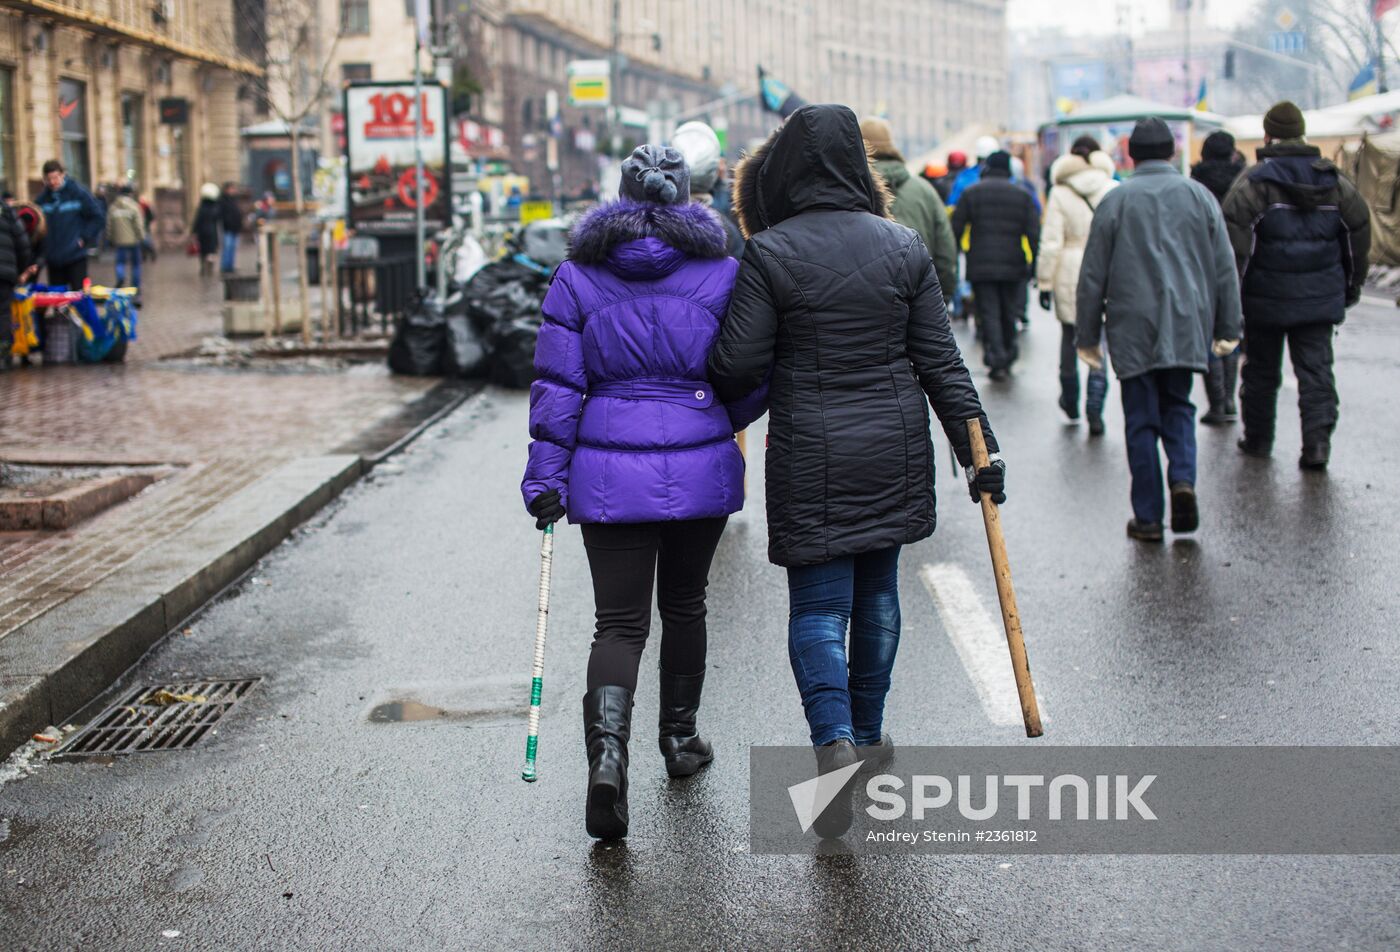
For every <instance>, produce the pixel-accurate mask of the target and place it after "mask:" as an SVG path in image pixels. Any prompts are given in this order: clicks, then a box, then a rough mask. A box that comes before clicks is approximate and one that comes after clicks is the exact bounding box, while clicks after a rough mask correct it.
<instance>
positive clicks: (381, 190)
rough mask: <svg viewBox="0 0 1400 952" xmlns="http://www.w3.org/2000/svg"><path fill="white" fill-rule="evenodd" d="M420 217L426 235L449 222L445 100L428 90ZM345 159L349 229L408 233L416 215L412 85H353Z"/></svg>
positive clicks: (348, 94)
mask: <svg viewBox="0 0 1400 952" xmlns="http://www.w3.org/2000/svg"><path fill="white" fill-rule="evenodd" d="M422 93H423V99H422V102H421V104H420V105H421V107H422V110H423V139H422V148H423V216H424V219H425V220H426V222H427V227H428V229H429V230H430V231H431V230H433V229H437V228H441V227H443V226H445V225H446V224H447V222H448V221H449V218H450V216H451V204H450V203H451V200H452V183H451V181H450V177H451V174H452V169H451V165H450V164H449V163H448V161H447V156H448V136H449V134H450V129H449V123H448V121H447V95H446V91H445V90H444V89H443V88H442V86H440V85H438V84H436V83H432V84H428V83H425V84H424V85H423V89H422ZM344 116H345V119H344V122H345V158H346V170H347V176H348V184H349V189H348V191H349V196H350V205H349V208H350V226H351V227H352V228H354V229H356V230H358V231H361V232H366V233H391V232H403V231H411V230H412V229H413V227H414V216H415V212H416V209H417V198H418V195H417V191H418V190H417V187H416V186H417V175H416V169H415V166H414V154H413V152H414V149H413V137H414V123H415V119H416V116H415V112H414V102H413V84H412V83H352V84H351V85H349V86H347V87H346V88H345V109H344Z"/></svg>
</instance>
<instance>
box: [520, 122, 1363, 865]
mask: <svg viewBox="0 0 1400 952" xmlns="http://www.w3.org/2000/svg"><path fill="white" fill-rule="evenodd" d="M1265 130H1266V133H1267V138H1266V144H1265V147H1264V148H1263V149H1261V150H1260V151H1259V162H1258V163H1257V164H1256V165H1254V166H1252V167H1247V166H1246V164H1245V163H1244V161H1243V158H1242V157H1241V156H1239V155H1238V154H1237V152H1236V150H1235V144H1234V141H1233V139H1231V138H1230V137H1229V136H1228V135H1226V134H1224V133H1217V134H1215V135H1213V136H1211V137H1210V138H1209V139H1208V140H1207V141H1206V143H1205V147H1204V148H1203V150H1202V159H1201V161H1200V162H1199V163H1198V164H1197V165H1195V166H1194V167H1193V168H1192V170H1191V175H1190V176H1187V175H1183V174H1182V172H1181V167H1180V162H1179V160H1178V149H1179V148H1180V147H1181V143H1179V142H1178V141H1177V140H1176V138H1175V136H1174V133H1173V131H1172V129H1171V128H1170V127H1169V126H1168V125H1167V124H1166V123H1165V122H1163V121H1161V120H1160V119H1152V118H1149V119H1144V120H1142V121H1140V122H1138V123H1137V125H1136V127H1135V128H1134V129H1133V132H1132V135H1131V137H1130V138H1129V139H1128V143H1127V151H1128V156H1129V158H1130V159H1131V162H1132V168H1131V175H1129V176H1124V175H1123V174H1122V172H1121V171H1120V170H1119V169H1117V168H1116V167H1115V165H1114V162H1113V160H1112V158H1111V157H1110V156H1109V155H1108V154H1107V152H1106V151H1105V150H1104V149H1102V148H1101V147H1100V144H1099V143H1098V142H1097V141H1095V140H1094V139H1093V138H1091V137H1088V136H1085V137H1081V138H1079V139H1078V140H1076V141H1075V142H1074V143H1073V144H1072V145H1071V147H1070V149H1069V151H1068V153H1067V154H1065V155H1064V156H1062V157H1060V158H1058V159H1057V160H1056V161H1055V162H1054V163H1053V164H1052V165H1051V166H1050V168H1049V170H1048V173H1049V174H1048V181H1049V183H1050V186H1051V187H1050V190H1049V193H1048V196H1047V197H1046V200H1045V202H1044V204H1043V206H1042V201H1041V198H1040V195H1039V194H1038V192H1037V190H1036V188H1035V186H1034V184H1033V183H1032V182H1030V181H1029V180H1028V179H1027V177H1026V175H1025V172H1024V169H1023V168H1020V169H1018V167H1017V165H1018V163H1016V162H1015V161H1013V158H1012V156H1011V155H1010V154H1009V153H1008V152H1007V151H1005V150H1004V149H1003V148H1002V147H1001V145H1000V143H998V142H997V141H996V140H995V139H989V140H987V141H979V142H978V145H977V149H976V151H977V156H976V162H975V164H969V163H968V162H967V159H966V156H964V155H962V154H961V153H950V154H949V156H948V162H947V164H946V165H941V166H931V167H929V168H926V169H925V170H924V174H922V175H912V174H911V173H910V172H909V171H908V169H907V167H906V164H905V160H904V156H903V155H902V154H901V153H900V151H899V149H898V147H897V146H896V144H895V136H894V130H893V129H892V128H891V126H890V124H889V123H888V122H887V121H886V120H884V119H879V118H868V119H866V120H864V121H861V122H858V121H857V119H856V116H855V115H854V114H853V113H852V112H851V111H850V110H849V109H847V108H845V107H843V106H830V105H824V106H804V107H802V108H800V109H798V110H797V111H796V112H794V113H793V114H792V115H791V116H790V117H789V118H788V119H787V120H786V122H785V123H784V124H783V125H782V126H781V127H780V128H778V129H777V130H776V131H775V132H774V133H773V135H772V136H771V137H770V138H769V139H768V140H767V141H766V142H764V143H763V144H762V145H761V146H759V147H758V148H756V149H754V150H752V151H751V152H750V153H749V154H748V155H747V156H746V157H745V158H744V159H743V160H742V161H741V162H740V163H739V164H738V166H737V167H736V169H735V172H734V176H733V183H732V185H731V187H730V189H729V190H728V192H727V193H726V190H725V189H724V187H723V181H724V172H725V170H724V168H723V165H722V162H723V159H722V153H721V151H720V150H719V149H718V140H717V138H715V137H714V134H713V131H712V130H710V129H708V127H705V126H704V125H703V123H687V124H686V126H685V127H683V128H682V129H681V130H679V131H678V133H677V135H676V138H675V141H674V143H673V145H674V147H671V146H663V145H646V146H641V147H638V148H637V149H636V151H635V152H633V154H632V155H631V156H630V157H629V158H628V159H627V160H626V161H625V162H624V163H623V164H622V168H621V183H622V184H621V189H620V196H619V200H618V201H616V202H611V203H607V204H604V205H601V206H598V207H597V208H595V209H593V210H592V211H590V212H589V213H587V214H586V215H585V216H584V217H583V218H582V219H581V220H580V221H579V222H578V223H577V225H576V226H575V227H574V229H573V233H572V237H571V245H570V253H569V258H568V260H567V261H565V262H564V264H563V265H561V266H560V268H559V269H558V271H557V272H556V274H555V276H554V280H553V283H552V285H551V287H550V290H549V293H548V296H547V297H546V299H545V302H544V309H543V310H544V326H543V328H542V330H541V332H540V336H539V345H538V349H537V352H536V369H537V371H538V379H537V380H536V382H535V383H534V385H533V387H532V388H531V396H530V435H531V436H532V437H533V442H532V443H531V444H530V450H529V461H528V464H527V467H526V473H525V478H524V480H523V482H522V485H521V491H522V495H523V498H524V502H525V506H526V508H527V510H528V511H529V513H530V515H531V516H532V517H533V518H534V519H535V520H536V523H535V524H536V526H537V528H541V529H543V528H545V527H546V526H548V525H550V524H551V523H553V522H556V521H558V520H560V519H562V518H565V517H566V516H567V517H568V518H569V519H570V521H572V522H575V523H578V524H579V525H580V528H581V530H582V534H583V541H584V546H585V550H586V552H587V556H588V562H589V568H590V571H591V573H592V577H593V589H594V598H595V603H596V605H595V608H596V617H597V628H596V633H595V637H594V641H593V645H592V649H591V652H590V655H589V662H588V673H587V691H586V693H585V695H584V698H583V706H582V713H583V723H584V736H585V746H586V752H587V757H588V764H589V771H588V781H587V792H586V796H585V811H584V813H585V825H586V827H587V829H588V832H589V833H590V834H591V835H593V836H595V837H598V838H601V839H613V838H617V837H622V836H625V835H626V834H627V830H628V806H627V804H628V785H627V773H628V761H629V742H630V740H631V734H632V724H631V715H632V707H633V697H634V694H635V692H636V690H637V684H638V669H639V664H640V659H641V655H642V651H643V647H644V645H645V642H646V640H647V637H648V634H649V627H650V617H651V608H652V602H653V593H654V594H655V600H656V603H657V607H658V608H659V612H660V616H661V651H660V676H659V680H660V693H661V714H660V722H659V724H658V733H657V736H658V743H659V747H660V751H661V754H662V757H663V758H664V761H665V764H666V769H667V772H668V774H669V775H671V776H673V777H681V776H687V775H689V774H692V773H695V772H696V771H698V770H699V769H701V768H702V767H704V766H705V765H706V764H708V763H709V762H710V761H711V759H712V758H713V750H712V748H711V745H710V744H709V743H708V742H707V741H705V740H704V739H703V737H702V736H701V734H700V732H699V727H698V720H697V718H698V712H699V707H700V699H701V694H702V688H703V684H704V677H705V670H706V627H705V614H706V613H705V598H706V587H707V584H708V576H709V568H710V563H711V560H712V558H713V556H714V553H715V551H716V548H717V546H718V544H719V541H720V538H721V536H722V534H723V532H724V529H725V523H726V520H727V518H728V517H729V516H730V515H732V514H733V513H735V512H737V511H738V510H739V509H740V508H742V506H743V505H744V491H743V468H744V461H743V459H742V456H741V453H740V450H739V447H738V445H737V444H736V441H735V435H736V434H737V433H740V432H742V431H743V429H744V428H745V427H746V426H748V425H749V424H750V423H751V422H753V421H754V420H756V419H757V418H758V417H760V416H762V415H763V414H764V413H767V414H768V435H767V443H766V451H765V454H764V465H765V469H766V478H765V492H766V503H767V510H766V514H767V525H768V540H769V546H768V552H769V558H770V560H771V561H772V562H774V563H775V564H776V565H778V566H781V567H783V568H784V569H785V570H786V572H787V581H788V590H789V602H790V610H789V623H788V649H789V658H790V662H791V666H792V671H793V677H794V680H795V682H796V686H797V691H798V694H799V695H800V697H801V700H802V704H803V708H804V711H805V713H806V717H807V724H808V732H809V735H810V739H811V743H812V745H813V748H814V750H815V753H816V759H817V765H818V769H819V772H821V773H827V772H830V771H833V770H839V769H841V768H843V767H852V766H857V765H858V766H860V767H863V768H866V769H869V768H871V767H874V766H877V765H879V764H882V763H884V762H886V761H887V760H888V759H889V757H890V756H891V755H892V752H893V741H892V740H891V738H890V735H889V733H888V732H887V731H885V730H884V705H885V697H886V694H887V693H888V691H889V687H890V679H891V671H892V669H893V666H894V662H895V657H896V654H897V649H898V645H899V634H900V627H901V625H900V608H899V574H898V565H899V557H900V551H901V549H902V547H903V546H906V545H909V544H911V543H914V542H917V541H918V540H920V539H923V538H925V537H927V536H929V535H930V534H931V533H932V532H933V530H934V524H935V512H934V495H933V484H934V471H935V467H934V463H933V441H932V438H931V435H930V422H931V417H930V409H931V410H932V414H933V416H936V417H937V419H938V421H939V423H940V424H941V425H942V428H943V431H944V434H945V435H946V437H947V439H948V441H949V443H950V445H951V448H952V452H953V453H954V454H955V455H956V458H957V462H958V463H959V464H960V465H961V466H962V467H963V471H964V473H965V475H966V482H967V488H968V493H969V496H970V497H971V499H972V500H973V501H978V500H980V499H982V498H983V496H984V495H987V496H990V497H991V498H992V499H993V500H995V501H996V502H998V503H1001V502H1005V500H1006V493H1005V473H1006V466H1005V464H1004V462H1003V461H1002V460H1001V459H1000V458H999V455H998V454H997V450H998V445H997V440H996V436H995V435H994V433H993V430H992V427H991V425H990V422H989V421H988V419H987V417H986V414H985V413H984V411H983V409H982V404H981V400H980V398H979V395H978V392H977V388H976V386H975V385H974V383H973V378H972V376H971V374H970V373H969V372H968V369H967V367H966V366H965V365H964V363H963V358H962V356H961V354H960V352H959V348H958V345H957V343H956V341H955V339H954V336H953V332H952V326H951V323H950V313H952V312H954V310H955V309H957V310H962V311H963V313H967V311H968V310H970V311H972V312H973V313H974V314H975V316H976V327H977V336H978V338H979V339H980V341H981V346H982V349H983V362H984V363H985V364H986V366H987V368H988V376H989V377H990V379H992V380H993V381H1005V380H1007V379H1009V377H1010V371H1011V368H1012V366H1013V365H1014V364H1015V362H1016V359H1017V356H1018V347H1017V336H1018V333H1019V329H1020V327H1019V325H1020V324H1021V322H1022V321H1023V319H1024V317H1025V314H1026V302H1027V297H1028V286H1029V282H1030V281H1032V280H1033V281H1034V282H1035V286H1036V289H1037V291H1038V298H1039V302H1040V304H1041V307H1042V308H1043V309H1044V310H1046V311H1052V312H1053V314H1054V316H1055V318H1056V319H1057V320H1058V322H1059V324H1060V328H1061V332H1060V346H1059V350H1060V359H1059V384H1060V386H1059V406H1060V409H1061V410H1062V411H1063V413H1064V414H1065V416H1066V417H1067V418H1068V419H1069V420H1071V421H1075V420H1078V419H1079V416H1080V412H1081V407H1082V409H1083V413H1084V415H1085V416H1086V417H1087V419H1088V425H1089V432H1090V433H1091V434H1092V435H1094V436H1099V435H1102V434H1103V433H1104V430H1105V424H1104V404H1105V398H1106V395H1107V393H1108V377H1107V372H1108V369H1109V367H1110V366H1111V367H1112V370H1113V371H1114V373H1115V375H1116V376H1117V377H1118V381H1119V382H1118V389H1119V392H1120V397H1121V400H1122V404H1123V412H1124V425H1125V445H1126V450H1127V455H1128V463H1129V470H1130V475H1131V491H1130V499H1131V507H1132V513H1133V515H1132V518H1131V519H1130V520H1129V522H1128V530H1127V531H1128V534H1129V535H1130V536H1131V537H1132V538H1134V539H1138V540H1142V541H1145V542H1154V541H1159V540H1161V539H1162V538H1163V536H1164V526H1165V525H1167V524H1168V522H1167V517H1168V513H1169V514H1170V522H1169V525H1170V527H1171V529H1172V531H1173V532H1177V533H1190V532H1193V531H1195V530H1196V529H1197V527H1198V525H1199V506H1198V503H1197V499H1196V492H1195V484H1196V437H1195V426H1196V416H1195V406H1194V405H1193V403H1192V402H1191V392H1192V387H1193V382H1194V378H1195V376H1196V375H1197V374H1204V375H1206V377H1207V381H1208V385H1207V391H1208V394H1209V401H1210V408H1209V411H1208V412H1207V414H1206V415H1205V417H1204V422H1206V423H1213V424H1224V423H1229V422H1231V421H1232V420H1233V419H1234V417H1235V414H1236V412H1237V408H1236V398H1235V394H1234V389H1235V378H1236V375H1237V371H1238V368H1239V366H1240V362H1241V358H1240V345H1241V340H1243V342H1244V348H1245V350H1244V353H1245V360H1244V370H1243V374H1242V377H1243V381H1244V388H1243V396H1242V403H1243V407H1244V436H1243V438H1242V439H1241V440H1240V448H1241V450H1242V451H1243V452H1245V453H1246V454H1248V455H1251V456H1259V455H1267V454H1268V453H1269V451H1270V449H1271V445H1272V441H1273V433H1274V403H1275V400H1276V397H1277V392H1278V389H1279V383H1280V372H1281V370H1280V368H1281V361H1282V350H1283V346H1284V344H1285V342H1286V343H1287V344H1288V346H1289V348H1290V351H1291V354H1292V358H1293V362H1294V367H1295V369H1296V371H1297V373H1298V377H1299V382H1300V409H1301V416H1302V427H1303V434H1304V449H1303V454H1302V458H1301V460H1300V464H1301V465H1302V466H1304V467H1305V468H1314V469H1315V468H1323V467H1325V466H1326V465H1327V461H1328V452H1329V441H1330V434H1331V431H1332V428H1333V427H1334V426H1335V424H1336V419H1337V397H1336V390H1335V384H1334V382H1333V378H1332V367H1331V363H1332V350H1331V336H1332V333H1333V331H1334V329H1335V325H1336V324H1338V323H1340V322H1341V320H1342V319H1343V317H1344V315H1345V309H1346V307H1348V306H1349V305H1351V304H1353V303H1355V302H1356V301H1357V299H1358V298H1359V294H1360V287H1361V282H1362V280H1363V279H1364V277H1365V271H1366V260H1367V252H1368V245H1369V214H1368V212H1367V209H1366V206H1365V204H1364V202H1362V201H1361V199H1360V198H1359V196H1358V195H1357V193H1356V190H1355V188H1354V186H1352V185H1351V183H1350V182H1349V181H1348V180H1347V179H1346V177H1345V176H1344V175H1342V174H1340V173H1339V171H1338V170H1337V168H1336V167H1335V166H1334V165H1333V164H1332V163H1330V162H1327V161H1326V160H1324V159H1322V158H1321V156H1320V154H1319V153H1318V150H1317V149H1316V148H1314V147H1312V146H1310V145H1308V144H1307V142H1306V140H1305V138H1304V134H1305V130H1304V127H1303V120H1302V115H1301V113H1299V112H1298V110H1297V108H1296V107H1295V106H1293V105H1292V104H1290V103H1281V104H1279V105H1278V106H1275V107H1274V108H1273V109H1271V110H1270V111H1269V114H1268V116H1267V117H1266V118H1265ZM724 197H732V214H733V221H729V220H727V216H726V215H724V214H723V209H724V205H725V204H726V202H725V201H724ZM1042 209H1043V210H1042ZM735 226H737V228H736V227H735ZM736 231H737V234H736ZM960 264H961V265H962V273H961V274H960V273H959V272H960ZM964 279H965V281H966V282H968V283H970V288H968V287H967V285H965V284H964V283H963V282H964ZM969 291H970V293H968V292H969ZM1080 362H1082V363H1084V364H1086V365H1087V368H1088V372H1087V379H1086V384H1085V386H1084V388H1083V391H1082V394H1083V402H1082V403H1081V377H1080V372H1079V367H1078V363H1080ZM970 419H975V420H978V421H979V423H980V425H981V427H982V430H983V432H984V434H985V436H986V441H987V444H988V447H989V449H991V450H992V452H993V457H992V459H991V461H990V464H989V465H987V466H984V467H981V468H978V467H974V466H973V464H972V459H971V448H970V445H969V438H968V432H967V429H966V423H967V421H968V420H970ZM1163 452H1165V455H1166V458H1167V468H1166V474H1165V484H1164V478H1163V472H1162V467H1161V456H1162V454H1163ZM1164 490H1165V492H1164ZM1168 505H1169V506H1170V509H1169V510H1168ZM852 776H853V777H854V774H853V775H852ZM849 787H850V784H848V785H847V788H846V790H845V791H843V793H842V794H841V795H838V796H837V797H836V798H835V799H833V801H832V804H831V806H829V807H828V808H827V810H826V811H825V812H823V813H822V814H821V816H819V817H818V819H817V821H816V824H815V825H816V829H817V831H818V832H819V833H820V834H821V835H823V836H839V835H840V834H841V833H843V832H844V831H845V830H846V829H847V828H848V826H849V824H850V822H851V812H850V798H849V795H848V794H849Z"/></svg>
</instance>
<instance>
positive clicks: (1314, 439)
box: [1298, 430, 1332, 470]
mask: <svg viewBox="0 0 1400 952" xmlns="http://www.w3.org/2000/svg"><path fill="white" fill-rule="evenodd" d="M1331 457H1332V434H1331V433H1330V432H1328V431H1327V430H1319V431H1318V432H1315V433H1305V434H1303V453H1302V455H1301V456H1299V457H1298V465H1299V466H1300V467H1301V468H1303V469H1316V470H1321V469H1326V468H1327V463H1328V461H1329V460H1330V459H1331Z"/></svg>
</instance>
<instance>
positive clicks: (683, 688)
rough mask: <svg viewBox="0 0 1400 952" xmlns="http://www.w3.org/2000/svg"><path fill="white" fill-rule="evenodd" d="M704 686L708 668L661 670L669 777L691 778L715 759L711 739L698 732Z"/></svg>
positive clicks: (663, 750)
mask: <svg viewBox="0 0 1400 952" xmlns="http://www.w3.org/2000/svg"><path fill="white" fill-rule="evenodd" d="M704 685H705V672H704V671H701V672H700V673H699V674H672V673H671V672H669V671H667V670H666V669H665V668H662V669H661V719H660V726H661V731H660V736H661V756H662V757H664V758H666V773H667V775H668V776H671V777H689V776H690V775H691V774H693V773H695V771H697V770H699V769H700V768H701V767H703V766H705V765H706V764H708V763H709V762H710V761H712V760H714V759H715V754H714V751H713V750H712V749H711V748H710V742H709V741H707V740H705V739H704V738H703V737H701V736H700V735H699V734H698V733H696V731H695V715H696V713H697V712H698V711H699V710H700V690H701V688H703V687H704Z"/></svg>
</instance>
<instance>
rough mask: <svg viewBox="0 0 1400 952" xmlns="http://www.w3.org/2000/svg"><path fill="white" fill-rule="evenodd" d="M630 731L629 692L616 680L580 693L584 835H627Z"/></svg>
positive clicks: (618, 836) (601, 837)
mask: <svg viewBox="0 0 1400 952" xmlns="http://www.w3.org/2000/svg"><path fill="white" fill-rule="evenodd" d="M631 733H632V692H631V691H629V690H628V689H627V688H624V687H622V686H620V685H616V684H606V685H604V686H602V687H600V688H594V689H593V690H592V691H589V692H588V693H587V694H585V695H584V696H583V739H584V743H585V744H586V745H587V747H588V805H587V807H586V809H585V812H584V823H585V825H586V826H587V828H588V835H589V836H592V837H596V838H597V839H600V840H617V839H621V838H622V837H624V836H626V835H627V739H628V737H629V736H631Z"/></svg>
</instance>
